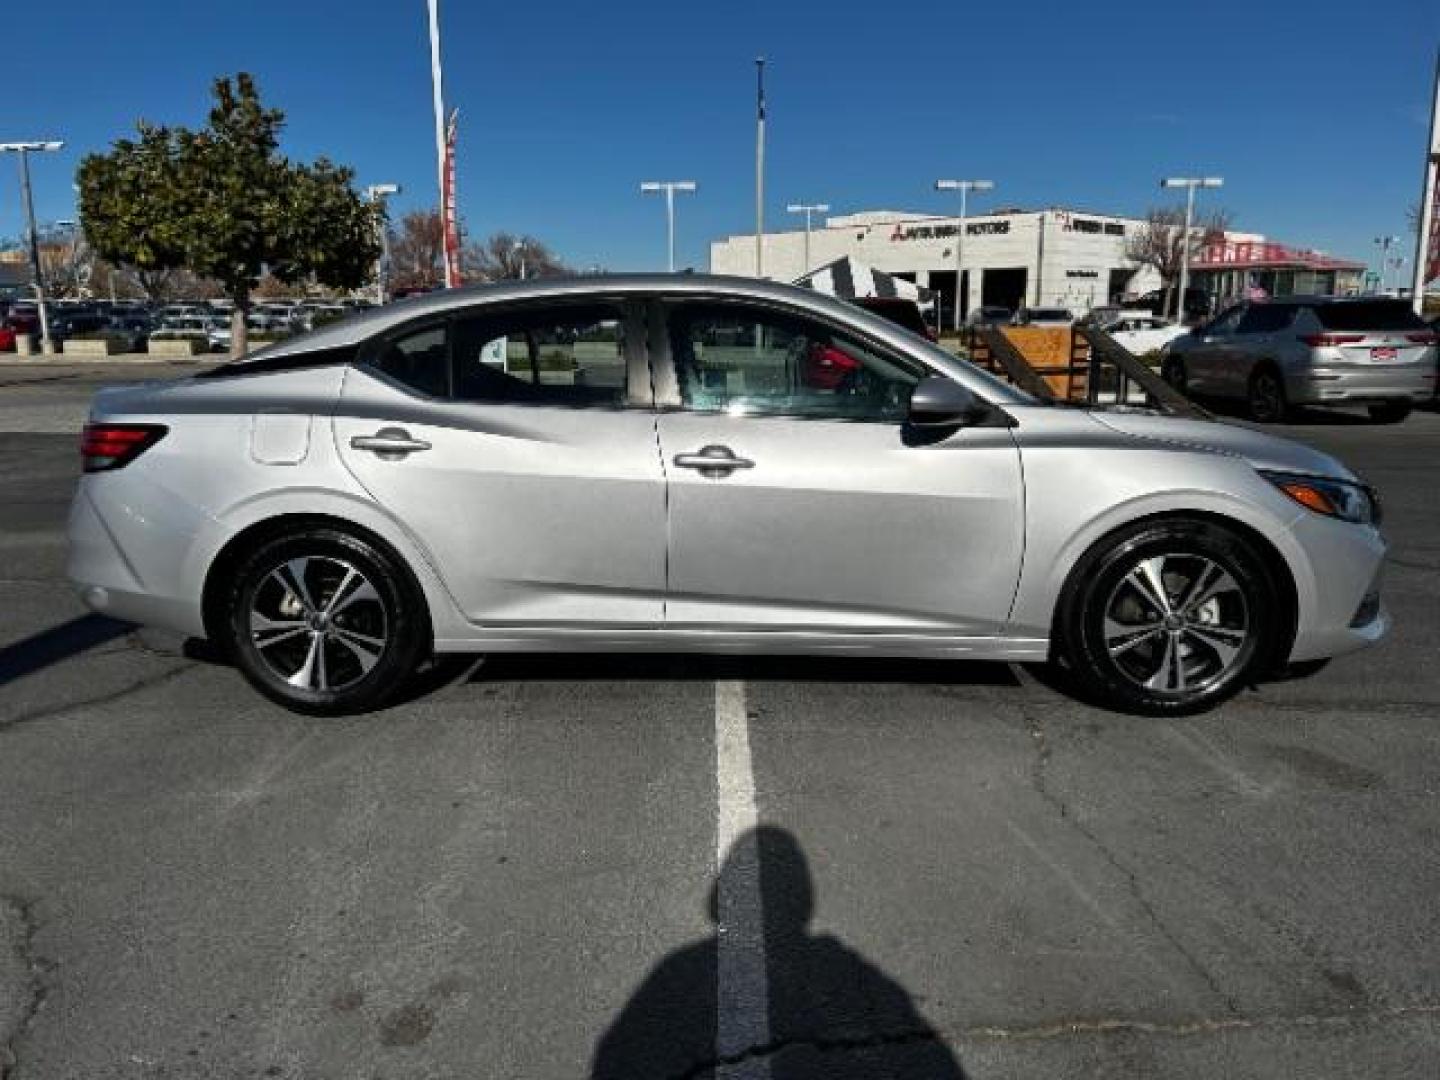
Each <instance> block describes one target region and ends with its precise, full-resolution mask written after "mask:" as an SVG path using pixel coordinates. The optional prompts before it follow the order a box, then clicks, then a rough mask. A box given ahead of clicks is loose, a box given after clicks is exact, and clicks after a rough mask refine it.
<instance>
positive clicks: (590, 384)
mask: <svg viewBox="0 0 1440 1080" xmlns="http://www.w3.org/2000/svg"><path fill="white" fill-rule="evenodd" d="M453 325H454V335H455V396H456V397H457V398H460V399H462V400H465V401H497V402H502V401H503V402H528V403H530V404H537V405H564V406H571V407H577V406H610V407H618V406H623V405H624V404H625V403H626V393H625V388H626V362H625V320H624V312H623V310H621V309H620V308H619V307H618V306H615V305H609V304H585V305H576V304H569V305H546V306H545V307H543V308H539V309H531V310H529V311H525V310H520V311H516V310H514V309H511V310H509V311H498V312H477V313H476V314H473V315H467V316H462V317H461V318H458V319H456V320H455V322H454V324H453Z"/></svg>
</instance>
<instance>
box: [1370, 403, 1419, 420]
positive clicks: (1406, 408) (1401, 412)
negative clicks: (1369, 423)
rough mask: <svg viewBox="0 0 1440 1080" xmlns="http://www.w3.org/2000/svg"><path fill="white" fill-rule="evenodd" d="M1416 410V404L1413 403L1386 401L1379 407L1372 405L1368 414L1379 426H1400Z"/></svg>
mask: <svg viewBox="0 0 1440 1080" xmlns="http://www.w3.org/2000/svg"><path fill="white" fill-rule="evenodd" d="M1414 410H1415V403H1414V402H1412V401H1384V402H1381V403H1380V404H1379V405H1371V406H1370V408H1369V409H1368V410H1366V411H1367V412H1369V413H1370V419H1371V420H1373V421H1375V423H1377V424H1399V423H1403V422H1404V420H1405V418H1406V417H1407V416H1409V415H1410V414H1411V413H1412V412H1413V411H1414Z"/></svg>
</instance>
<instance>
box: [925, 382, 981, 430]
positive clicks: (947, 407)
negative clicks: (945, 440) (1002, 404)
mask: <svg viewBox="0 0 1440 1080" xmlns="http://www.w3.org/2000/svg"><path fill="white" fill-rule="evenodd" d="M990 413H991V409H990V406H989V405H988V404H986V403H985V402H984V401H982V400H981V399H980V398H978V397H976V396H975V394H974V393H972V392H971V391H970V390H967V389H966V388H965V387H963V386H961V385H960V384H959V383H957V382H955V381H954V380H953V379H947V378H944V377H943V376H940V375H930V376H927V377H926V378H924V379H921V380H920V381H919V382H918V383H916V384H915V389H914V390H912V391H911V392H910V415H909V422H910V423H911V424H912V425H913V426H915V427H964V426H965V425H967V424H978V423H980V422H981V421H983V420H986V419H988V418H989V417H990Z"/></svg>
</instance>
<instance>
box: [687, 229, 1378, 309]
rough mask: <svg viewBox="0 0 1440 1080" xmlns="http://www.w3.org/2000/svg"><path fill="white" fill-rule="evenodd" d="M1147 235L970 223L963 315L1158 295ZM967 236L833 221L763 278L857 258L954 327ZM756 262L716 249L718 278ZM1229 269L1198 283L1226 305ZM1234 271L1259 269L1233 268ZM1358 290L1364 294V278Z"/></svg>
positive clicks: (1229, 237)
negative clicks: (935, 300)
mask: <svg viewBox="0 0 1440 1080" xmlns="http://www.w3.org/2000/svg"><path fill="white" fill-rule="evenodd" d="M1143 227H1144V222H1143V221H1140V220H1139V219H1136V218H1125V217H1116V216H1113V215H1109V214H1095V213H1089V212H1086V211H1081V210H1067V209H1058V208H1052V209H1047V210H998V211H995V212H993V213H989V214H982V215H978V216H975V217H971V218H968V219H967V220H966V222H965V245H964V278H963V280H962V282H961V295H962V299H961V311H962V313H965V314H968V313H969V312H970V311H972V310H973V309H975V308H976V307H978V306H980V305H987V306H989V305H995V306H999V307H1005V308H1009V309H1011V310H1014V309H1016V308H1019V307H1050V306H1058V307H1066V308H1069V309H1070V310H1071V311H1073V312H1074V313H1075V314H1077V315H1078V314H1081V313H1083V312H1086V311H1088V310H1090V308H1092V307H1095V306H1097V305H1099V304H1105V303H1109V302H1110V300H1111V299H1112V298H1113V297H1117V296H1122V295H1129V296H1134V295H1139V294H1141V293H1145V292H1149V291H1150V290H1152V289H1158V288H1159V287H1160V285H1161V281H1160V276H1159V274H1158V273H1156V271H1155V270H1154V269H1152V268H1150V267H1148V266H1139V265H1137V264H1136V263H1135V262H1133V261H1132V260H1131V259H1129V258H1128V257H1127V256H1126V254H1125V249H1126V244H1127V243H1128V241H1129V239H1130V238H1131V237H1132V236H1133V235H1135V233H1136V232H1137V231H1138V230H1139V229H1141V228H1143ZM958 234H959V221H958V219H957V218H955V217H943V216H936V215H932V214H917V213H907V212H904V211H896V210H870V211H864V212H861V213H855V214H845V215H842V216H839V217H831V218H828V219H826V221H825V222H824V224H823V226H820V225H817V226H816V227H815V228H813V229H812V230H811V232H810V236H809V239H808V249H809V251H808V259H807V254H806V248H807V239H806V235H805V232H804V230H795V231H789V232H777V233H766V234H765V237H764V267H763V269H764V274H765V276H766V277H768V278H772V279H775V280H778V281H794V280H795V279H796V278H799V277H802V276H804V275H805V274H806V273H807V272H809V271H810V270H813V269H815V268H817V267H821V266H825V265H827V264H828V263H832V262H834V261H835V260H837V259H842V258H845V257H849V258H851V259H854V260H856V261H858V262H861V263H865V264H867V265H869V266H872V267H874V268H875V269H877V270H883V271H885V272H886V273H888V274H892V275H894V276H896V277H900V278H904V279H905V280H907V281H913V282H915V283H916V284H917V285H921V286H924V287H927V288H929V289H932V290H935V291H936V292H938V293H939V294H940V298H941V303H942V305H943V308H942V310H943V311H944V312H945V313H946V315H947V321H948V315H949V313H950V312H952V311H953V310H954V305H955V263H956V241H957V239H958ZM1226 241H1227V242H1230V243H1231V244H1234V245H1246V247H1245V250H1246V251H1260V250H1262V249H1267V248H1268V249H1270V250H1269V253H1271V254H1278V252H1279V250H1280V249H1278V245H1265V243H1264V242H1265V238H1264V237H1263V236H1259V235H1257V234H1254V233H1236V232H1230V233H1227V234H1226ZM1236 250H1239V248H1236ZM1283 250H1284V251H1286V252H1287V253H1288V252H1290V251H1291V249H1283ZM755 254H756V253H755V234H754V233H748V234H741V235H739V236H729V237H726V238H725V239H723V240H718V241H715V242H713V243H712V244H711V245H710V269H711V271H712V272H714V273H717V274H741V275H754V273H755ZM1207 254H1208V253H1207ZM1343 265H1344V266H1345V267H1347V268H1348V267H1352V266H1356V265H1358V264H1348V263H1346V264H1343ZM1220 268H1221V267H1220V266H1218V265H1216V262H1215V261H1212V262H1210V263H1209V264H1208V265H1207V266H1206V270H1209V271H1211V272H1212V273H1209V274H1206V275H1204V277H1203V278H1202V280H1201V281H1197V284H1200V285H1202V287H1210V288H1211V289H1212V291H1213V292H1214V293H1215V295H1216V296H1217V299H1218V298H1220V297H1223V296H1226V295H1236V294H1237V293H1238V292H1239V291H1240V290H1242V289H1243V288H1245V287H1248V286H1249V285H1250V284H1251V281H1250V280H1249V279H1246V278H1244V277H1243V275H1239V274H1233V273H1232V274H1222V273H1214V271H1218V270H1219V269H1220ZM1226 269H1230V270H1241V269H1259V268H1258V267H1244V266H1243V265H1237V264H1236V263H1231V264H1230V265H1229V266H1228V267H1226ZM1361 269H1362V270H1363V267H1362V268H1361ZM1277 280H1279V281H1284V282H1286V283H1294V284H1297V285H1298V284H1299V283H1301V282H1304V283H1305V284H1307V285H1311V286H1320V287H1322V288H1323V289H1324V291H1336V292H1339V291H1349V290H1348V289H1347V288H1346V286H1348V285H1349V283H1350V281H1349V279H1348V278H1347V277H1346V276H1345V275H1343V274H1332V275H1331V276H1330V277H1328V278H1325V279H1321V278H1319V277H1318V276H1317V275H1314V274H1308V275H1307V274H1293V275H1288V276H1276V275H1271V276H1269V278H1268V281H1269V282H1270V283H1274V282H1275V281H1277ZM1355 281H1356V283H1357V284H1358V274H1357V275H1356V278H1355ZM1325 286H1328V287H1325ZM1289 291H1299V290H1298V289H1291V290H1289ZM1252 295H1253V293H1252Z"/></svg>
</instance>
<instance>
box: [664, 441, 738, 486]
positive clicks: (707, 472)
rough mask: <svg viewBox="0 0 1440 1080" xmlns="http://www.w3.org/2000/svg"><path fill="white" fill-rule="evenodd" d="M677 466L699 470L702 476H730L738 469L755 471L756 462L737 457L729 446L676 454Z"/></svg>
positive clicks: (708, 447) (709, 447) (710, 447)
mask: <svg viewBox="0 0 1440 1080" xmlns="http://www.w3.org/2000/svg"><path fill="white" fill-rule="evenodd" d="M675 464H676V465H677V466H678V467H679V468H682V469H699V470H700V475H701V476H708V477H711V478H718V477H722V476H729V475H730V474H731V473H732V472H734V471H735V470H736V469H753V468H754V467H755V462H753V461H751V460H750V459H749V458H743V457H736V456H735V452H734V451H733V450H731V449H730V448H729V447H728V446H702V447H701V448H700V449H699V450H696V451H694V452H693V453H689V454H676V455H675Z"/></svg>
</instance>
